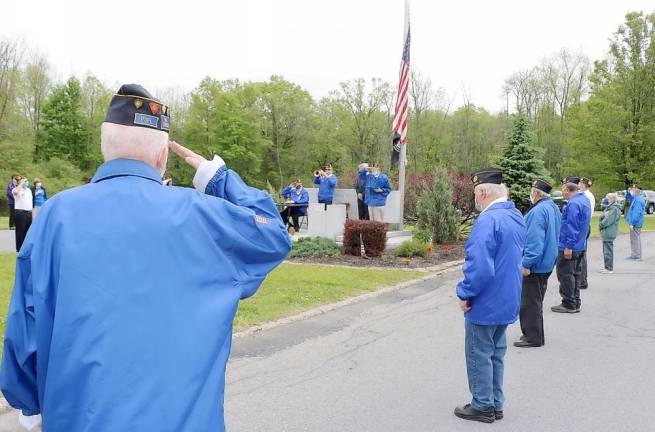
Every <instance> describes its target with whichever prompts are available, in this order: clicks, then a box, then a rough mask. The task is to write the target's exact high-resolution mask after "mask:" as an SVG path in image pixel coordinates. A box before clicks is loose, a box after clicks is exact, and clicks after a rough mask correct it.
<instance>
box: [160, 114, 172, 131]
mask: <svg viewBox="0 0 655 432" xmlns="http://www.w3.org/2000/svg"><path fill="white" fill-rule="evenodd" d="M170 127H171V118H170V117H169V116H165V115H163V116H161V128H162V129H163V130H166V131H167V130H168V129H170Z"/></svg>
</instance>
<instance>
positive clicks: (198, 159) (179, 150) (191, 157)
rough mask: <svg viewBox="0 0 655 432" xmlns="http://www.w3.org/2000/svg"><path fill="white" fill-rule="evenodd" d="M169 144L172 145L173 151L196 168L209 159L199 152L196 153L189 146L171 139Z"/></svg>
mask: <svg viewBox="0 0 655 432" xmlns="http://www.w3.org/2000/svg"><path fill="white" fill-rule="evenodd" d="M168 145H169V146H170V148H171V150H172V151H173V153H175V154H176V155H178V156H179V157H181V158H182V159H184V160H185V161H186V163H188V164H189V165H191V166H192V167H193V168H194V169H198V167H199V166H200V164H201V163H203V162H206V161H207V159H205V158H204V157H202V156H200V155H199V154H198V153H194V152H192V151H191V150H189V149H188V148H186V147H184V146H182V145H180V144H178V143H176V142H175V141H169V143H168Z"/></svg>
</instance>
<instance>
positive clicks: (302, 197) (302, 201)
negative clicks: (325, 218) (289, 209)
mask: <svg viewBox="0 0 655 432" xmlns="http://www.w3.org/2000/svg"><path fill="white" fill-rule="evenodd" d="M307 203H309V192H307V191H306V190H304V191H302V194H300V198H298V200H297V201H296V204H307Z"/></svg>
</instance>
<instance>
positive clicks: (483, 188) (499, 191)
mask: <svg viewBox="0 0 655 432" xmlns="http://www.w3.org/2000/svg"><path fill="white" fill-rule="evenodd" d="M475 189H476V190H478V191H480V192H481V193H483V194H484V195H485V196H488V197H490V198H508V197H509V191H508V190H507V186H505V184H504V183H501V184H496V183H482V184H479V185H477V186H476V187H475Z"/></svg>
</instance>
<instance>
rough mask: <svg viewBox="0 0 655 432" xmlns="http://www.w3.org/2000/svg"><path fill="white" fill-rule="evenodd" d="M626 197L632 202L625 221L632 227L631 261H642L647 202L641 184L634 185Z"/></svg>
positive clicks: (629, 258)
mask: <svg viewBox="0 0 655 432" xmlns="http://www.w3.org/2000/svg"><path fill="white" fill-rule="evenodd" d="M626 198H627V200H628V202H629V203H630V208H629V209H628V214H626V215H625V221H626V223H627V224H628V226H629V227H630V252H631V253H630V256H629V257H628V258H627V259H628V260H630V261H641V227H643V226H644V212H645V211H646V203H645V202H644V197H643V196H642V195H641V186H639V185H638V184H634V185H632V187H631V188H630V189H628V193H627V194H626Z"/></svg>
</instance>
